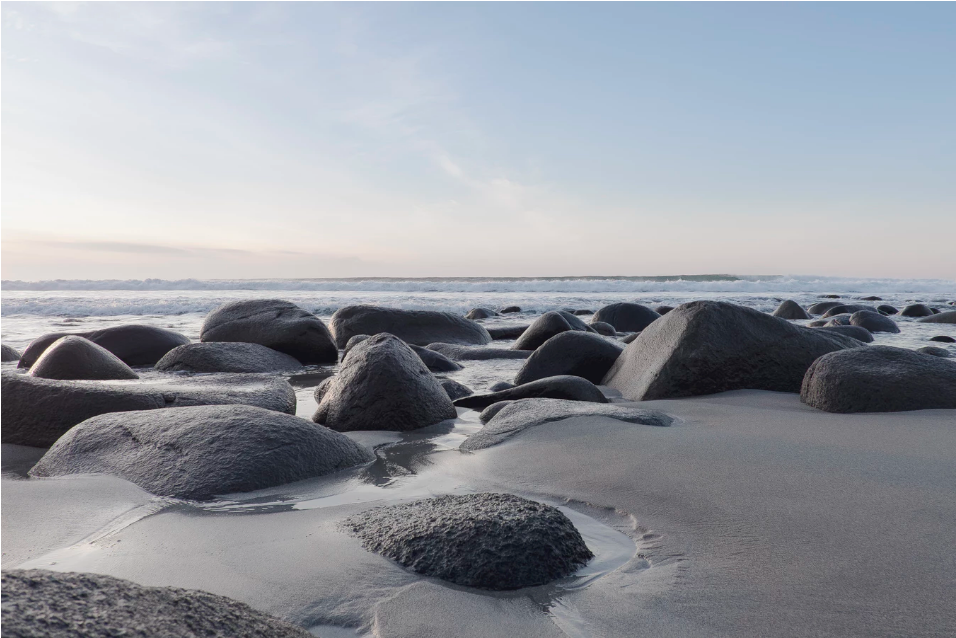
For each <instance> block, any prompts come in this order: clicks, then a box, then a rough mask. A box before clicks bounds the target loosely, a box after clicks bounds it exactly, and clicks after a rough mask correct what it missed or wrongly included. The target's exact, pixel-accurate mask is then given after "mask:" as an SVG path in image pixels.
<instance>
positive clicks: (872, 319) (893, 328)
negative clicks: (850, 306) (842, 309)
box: [850, 310, 900, 332]
mask: <svg viewBox="0 0 956 638" xmlns="http://www.w3.org/2000/svg"><path fill="white" fill-rule="evenodd" d="M850 325H851V326H860V327H861V328H866V329H867V330H869V331H870V332H899V331H900V327H899V326H898V325H896V322H895V321H893V320H892V319H890V318H889V317H887V316H885V315H881V314H880V313H878V312H873V311H872V310H859V311H857V312H854V313H853V314H852V315H850Z"/></svg>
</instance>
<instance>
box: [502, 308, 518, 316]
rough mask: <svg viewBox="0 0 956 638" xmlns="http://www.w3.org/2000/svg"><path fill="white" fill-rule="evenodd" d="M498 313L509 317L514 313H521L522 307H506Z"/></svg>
mask: <svg viewBox="0 0 956 638" xmlns="http://www.w3.org/2000/svg"><path fill="white" fill-rule="evenodd" d="M498 312H500V313H501V314H503V315H508V314H511V313H513V312H521V308H520V306H505V307H504V308H502V309H501V310H499V311H498Z"/></svg>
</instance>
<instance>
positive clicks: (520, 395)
mask: <svg viewBox="0 0 956 638" xmlns="http://www.w3.org/2000/svg"><path fill="white" fill-rule="evenodd" d="M532 398H546V399H567V400H568V401H590V402H593V403H607V399H606V398H605V396H604V394H602V393H601V390H599V389H598V387H597V386H596V385H594V384H593V383H591V382H590V381H588V380H587V379H584V378H582V377H575V376H571V375H560V376H556V377H546V378H544V379H538V380H536V381H531V382H529V383H524V384H521V385H517V386H515V387H513V388H509V389H507V390H501V391H499V392H492V393H490V394H475V395H472V396H470V397H465V398H464V399H458V400H457V401H455V405H456V406H457V407H460V408H471V409H472V410H483V409H484V408H487V407H488V406H489V405H491V404H492V403H497V402H498V401H511V400H515V399H532Z"/></svg>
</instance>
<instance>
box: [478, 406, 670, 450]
mask: <svg viewBox="0 0 956 638" xmlns="http://www.w3.org/2000/svg"><path fill="white" fill-rule="evenodd" d="M574 417H607V418H610V419H617V420H619V421H625V422H627V423H638V424H642V425H655V426H668V425H670V424H671V423H673V421H674V419H673V418H672V417H670V416H668V415H666V414H664V413H663V412H660V411H658V410H645V409H642V408H638V407H636V406H634V405H633V404H620V403H606V404H600V403H581V402H580V401H563V400H561V399H521V400H518V401H502V402H500V403H494V404H492V405H490V406H488V407H487V408H485V410H484V411H483V412H482V413H481V422H482V423H484V424H485V427H483V428H482V429H481V430H479V431H478V432H477V433H475V434H473V435H471V436H470V437H468V439H467V440H466V441H465V442H464V443H462V444H461V447H460V448H459V449H460V450H462V451H465V452H474V451H476V450H483V449H485V448H488V447H491V446H492V445H497V444H499V443H501V442H502V441H504V440H505V439H508V438H511V437H512V436H514V435H516V434H518V433H520V432H523V431H524V430H527V429H528V428H531V427H534V426H537V425H542V424H544V423H551V422H553V421H563V420H564V419H571V418H574Z"/></svg>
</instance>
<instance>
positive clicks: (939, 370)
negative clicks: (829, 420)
mask: <svg viewBox="0 0 956 638" xmlns="http://www.w3.org/2000/svg"><path fill="white" fill-rule="evenodd" d="M800 399H801V400H802V401H803V402H804V403H806V404H807V405H809V406H812V407H814V408H818V409H820V410H826V411H827V412H901V411H904V410H924V409H930V408H956V362H953V361H950V360H948V359H945V358H942V357H935V356H933V355H929V354H923V353H921V352H914V351H913V350H906V349H903V348H893V347H890V346H868V347H866V348H855V349H852V350H843V351H840V352H833V353H830V354H827V355H824V356H822V357H820V358H819V359H817V360H816V361H814V362H813V365H812V366H810V369H809V370H807V374H806V377H805V378H804V380H803V387H802V389H801V391H800Z"/></svg>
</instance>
